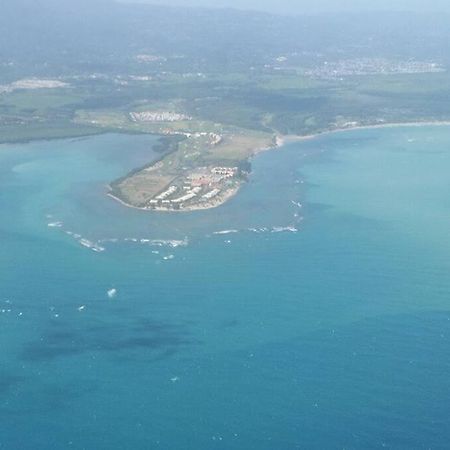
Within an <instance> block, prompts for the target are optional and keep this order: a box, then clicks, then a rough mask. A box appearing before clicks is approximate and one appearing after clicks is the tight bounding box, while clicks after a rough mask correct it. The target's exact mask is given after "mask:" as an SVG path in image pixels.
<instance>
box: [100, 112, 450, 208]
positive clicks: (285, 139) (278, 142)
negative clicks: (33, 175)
mask: <svg viewBox="0 0 450 450" xmlns="http://www.w3.org/2000/svg"><path fill="white" fill-rule="evenodd" d="M422 126H450V120H449V121H423V122H389V123H377V124H372V125H355V126H349V127H345V128H336V129H330V130H325V131H321V132H318V133H315V134H309V135H303V136H301V135H281V134H276V136H275V142H274V144H273V145H271V146H267V147H263V148H258V149H255V151H254V153H253V154H252V155H251V157H250V158H249V160H251V159H253V158H255V157H256V156H258V155H259V154H260V153H264V152H266V151H269V150H276V149H280V148H282V147H283V146H284V145H286V144H289V143H291V142H302V141H308V140H312V139H316V138H318V137H321V136H327V135H330V134H335V133H344V132H346V131H348V132H351V131H358V130H371V129H381V128H402V127H405V128H410V127H422ZM243 183H244V182H241V183H239V185H238V186H237V187H235V188H233V189H229V190H228V191H226V192H224V194H223V195H222V196H220V198H217V199H216V201H213V202H212V203H208V202H205V204H198V205H191V206H187V207H185V208H182V209H169V208H162V207H160V208H144V207H140V206H134V205H132V204H130V203H127V202H126V201H124V200H122V199H121V198H119V197H117V196H116V195H114V194H113V193H112V188H111V185H108V186H107V188H108V190H109V192H108V193H107V195H108V197H110V198H112V199H113V200H115V201H117V202H119V203H120V204H121V205H123V206H126V207H127V208H132V209H137V210H140V211H146V212H150V211H154V212H165V213H167V212H173V213H183V212H194V211H205V210H208V209H214V208H218V207H219V206H222V205H223V204H225V203H226V202H227V201H228V200H230V199H231V198H233V197H234V196H235V195H236V194H237V193H238V192H239V190H240V189H241V187H242V184H243Z"/></svg>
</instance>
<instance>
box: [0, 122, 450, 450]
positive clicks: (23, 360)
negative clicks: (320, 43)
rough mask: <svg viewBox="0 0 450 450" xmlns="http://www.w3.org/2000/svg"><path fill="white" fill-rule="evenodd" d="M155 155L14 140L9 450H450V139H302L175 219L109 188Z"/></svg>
mask: <svg viewBox="0 0 450 450" xmlns="http://www.w3.org/2000/svg"><path fill="white" fill-rule="evenodd" d="M154 141H155V138H153V137H148V136H130V135H104V136H97V137H90V138H87V139H78V140H62V141H52V142H35V143H30V144H23V145H5V146H0V208H1V221H0V345H1V352H0V448H1V449H8V450H9V449H14V450H15V449H21V450H22V449H23V450H28V449H30V450H48V449H64V448H68V449H77V450H78V449H89V450H90V449H95V450H103V449H105V450H106V449H108V450H116V449H153V448H155V449H195V450H203V449H205V450H206V449H258V450H259V449H261V450H266V449H267V450H268V449H276V450H278V449H361V448H374V449H375V448H392V449H429V448H430V449H445V448H448V446H449V442H450V431H449V430H450V357H449V354H450V277H449V273H450V258H449V256H450V236H449V232H450V196H449V193H450V177H449V175H448V174H449V172H450V128H447V127H428V126H424V127H413V128H407V127H402V128H392V129H382V130H381V129H377V130H360V131H353V132H345V133H338V134H334V135H328V136H324V137H320V138H317V139H315V140H311V141H304V142H301V143H291V144H288V145H286V146H285V147H284V148H282V149H281V150H279V151H272V152H267V153H265V154H262V155H260V156H259V157H257V158H256V159H255V161H254V163H253V167H254V171H253V174H252V176H251V179H250V182H249V183H248V184H247V185H246V186H245V187H244V188H243V189H242V190H241V192H240V193H239V195H238V196H236V197H235V198H233V199H232V200H231V201H230V202H229V203H227V204H226V205H224V206H223V207H220V208H218V209H215V210H211V211H206V212H197V213H189V214H173V215H171V214H161V213H159V214H155V213H149V212H142V211H137V210H132V209H129V208H126V207H123V206H121V205H120V204H118V203H116V202H115V201H113V200H112V199H110V198H108V197H107V196H106V195H105V192H106V187H105V186H106V184H107V183H108V182H109V181H111V180H112V179H114V178H116V177H119V176H121V175H123V174H124V173H126V172H127V171H129V170H131V169H132V168H134V167H136V166H139V165H141V164H144V163H146V162H147V161H148V160H149V159H151V158H153V157H155V158H156V157H157V155H155V154H153V153H152V150H151V146H152V143H153V142H154ZM231 230H232V231H233V232H228V231H231ZM295 230H298V231H295ZM224 232H226V233H224ZM112 289H115V291H112ZM108 291H109V294H110V295H108ZM110 297H111V298H110Z"/></svg>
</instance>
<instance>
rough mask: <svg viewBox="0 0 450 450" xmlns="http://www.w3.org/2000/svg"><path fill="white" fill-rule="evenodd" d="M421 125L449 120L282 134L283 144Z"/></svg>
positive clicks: (380, 124)
mask: <svg viewBox="0 0 450 450" xmlns="http://www.w3.org/2000/svg"><path fill="white" fill-rule="evenodd" d="M423 126H450V120H435V121H423V122H386V123H377V124H373V125H355V126H350V127H343V128H336V129H332V130H325V131H320V132H318V133H313V134H305V135H295V134H289V135H285V136H282V137H281V139H282V140H283V144H282V145H284V144H288V143H290V142H299V141H308V140H310V139H315V138H318V137H321V136H326V135H328V134H334V133H343V132H345V131H357V130H371V129H379V128H402V127H405V128H409V127H423Z"/></svg>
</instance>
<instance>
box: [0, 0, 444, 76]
mask: <svg viewBox="0 0 450 450" xmlns="http://www.w3.org/2000/svg"><path fill="white" fill-rule="evenodd" d="M449 23H450V16H449V15H434V14H414V13H409V14H403V13H377V14H339V15H336V14H321V15H310V16H299V17H294V16H293V17H290V16H289V17H288V16H277V15H270V14H267V13H258V12H246V11H236V10H232V9H226V10H220V9H219V10H218V9H202V8H194V9H192V8H180V7H177V8H170V7H165V6H149V5H129V4H119V3H111V2H110V1H108V0H95V1H89V0H77V1H72V0H15V1H14V2H7V3H6V5H3V6H2V13H1V14H0V58H1V60H2V61H10V60H11V61H13V62H14V63H15V67H16V68H21V69H20V70H22V69H23V70H25V69H26V70H27V71H29V70H31V69H32V70H34V71H36V72H39V73H42V72H61V71H63V72H64V71H68V72H73V71H79V70H101V71H120V70H123V67H124V66H126V64H129V63H130V61H132V60H133V58H134V57H135V56H136V55H137V54H141V53H150V54H157V55H163V56H170V55H182V56H183V57H184V66H183V67H184V70H185V69H186V67H191V69H192V70H202V69H203V68H205V67H206V66H207V67H209V68H211V67H216V68H217V70H220V68H221V67H227V68H228V69H229V68H232V67H233V66H235V67H249V65H252V64H263V63H264V62H266V61H269V60H272V59H273V58H274V57H276V56H280V55H283V54H285V53H296V54H298V55H300V56H301V55H304V59H305V61H307V58H308V57H309V56H308V55H311V54H320V55H322V57H323V58H324V59H339V58H343V57H347V58H348V57H361V56H368V57H372V56H383V57H395V58H402V59H407V58H418V59H422V60H429V59H436V60H439V61H440V62H447V59H448V58H449V56H448V55H450V51H449V50H450V49H449V45H450V44H449V43H450V27H449V26H448V24H449ZM301 61H302V60H301V58H300V62H301ZM18 70H19V69H18Z"/></svg>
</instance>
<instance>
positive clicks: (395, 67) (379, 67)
mask: <svg viewBox="0 0 450 450" xmlns="http://www.w3.org/2000/svg"><path fill="white" fill-rule="evenodd" d="M443 71H445V69H444V68H443V67H442V66H441V65H439V64H437V63H435V62H426V61H415V60H408V61H392V60H389V59H385V58H356V59H344V60H341V61H334V62H327V61H325V62H324V63H323V64H322V65H320V66H318V67H315V68H313V69H310V70H307V71H305V75H308V76H311V77H314V78H323V79H335V78H342V77H347V76H355V75H378V74H387V75H394V74H414V73H434V72H443Z"/></svg>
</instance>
